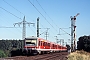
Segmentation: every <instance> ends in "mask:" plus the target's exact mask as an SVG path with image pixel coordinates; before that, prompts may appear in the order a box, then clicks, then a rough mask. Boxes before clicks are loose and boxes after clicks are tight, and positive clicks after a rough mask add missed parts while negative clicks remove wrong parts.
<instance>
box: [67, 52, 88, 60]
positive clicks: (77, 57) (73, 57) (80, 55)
mask: <svg viewBox="0 0 90 60" xmlns="http://www.w3.org/2000/svg"><path fill="white" fill-rule="evenodd" d="M68 60H90V53H87V52H85V51H76V52H73V53H70V54H69V55H68Z"/></svg>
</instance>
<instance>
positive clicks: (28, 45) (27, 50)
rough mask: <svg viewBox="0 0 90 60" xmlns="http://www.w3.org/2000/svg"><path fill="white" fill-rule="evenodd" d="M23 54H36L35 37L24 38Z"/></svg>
mask: <svg viewBox="0 0 90 60" xmlns="http://www.w3.org/2000/svg"><path fill="white" fill-rule="evenodd" d="M24 54H25V55H31V54H37V38H35V37H31V38H25V44H24Z"/></svg>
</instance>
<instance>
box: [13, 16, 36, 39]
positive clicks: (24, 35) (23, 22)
mask: <svg viewBox="0 0 90 60" xmlns="http://www.w3.org/2000/svg"><path fill="white" fill-rule="evenodd" d="M16 24H18V25H19V27H20V25H21V24H23V29H22V39H23V40H24V39H25V37H26V24H28V25H29V26H30V24H33V25H34V24H35V23H30V22H26V21H25V16H24V18H23V21H22V22H18V23H14V27H15V25H16Z"/></svg>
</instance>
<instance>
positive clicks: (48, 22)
mask: <svg viewBox="0 0 90 60" xmlns="http://www.w3.org/2000/svg"><path fill="white" fill-rule="evenodd" d="M28 1H29V3H30V4H32V6H33V7H34V8H35V9H36V10H37V11H38V12H39V14H41V15H42V17H43V18H44V19H45V20H46V21H47V22H48V23H49V21H48V20H47V19H46V18H45V17H44V15H43V14H42V13H41V12H40V11H39V10H38V9H37V8H36V7H35V5H34V4H33V3H32V2H31V1H30V0H28ZM49 24H50V25H51V23H49ZM51 26H52V25H51ZM52 27H53V26H52ZM53 28H54V27H53ZM54 29H55V28H54ZM55 30H56V29H55ZM56 31H57V30H56Z"/></svg>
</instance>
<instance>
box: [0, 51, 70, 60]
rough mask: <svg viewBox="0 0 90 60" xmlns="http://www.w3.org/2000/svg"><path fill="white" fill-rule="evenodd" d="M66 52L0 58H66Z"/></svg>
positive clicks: (64, 59) (52, 59) (7, 59)
mask: <svg viewBox="0 0 90 60" xmlns="http://www.w3.org/2000/svg"><path fill="white" fill-rule="evenodd" d="M67 55H68V52H59V53H50V54H43V55H36V56H15V57H7V58H0V60H67V58H66V56H67Z"/></svg>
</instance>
